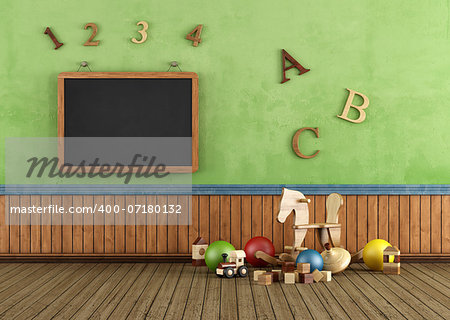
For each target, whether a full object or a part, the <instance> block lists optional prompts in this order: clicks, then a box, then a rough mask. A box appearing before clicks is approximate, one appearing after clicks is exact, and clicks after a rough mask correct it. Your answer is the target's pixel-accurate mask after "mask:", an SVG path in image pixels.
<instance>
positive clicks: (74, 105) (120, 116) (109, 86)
mask: <svg viewBox="0 0 450 320" xmlns="http://www.w3.org/2000/svg"><path fill="white" fill-rule="evenodd" d="M58 136H59V137H65V138H83V137H90V138H96V137H99V138H100V137H102V138H111V137H113V138H114V137H117V138H163V139H161V140H159V141H158V143H157V144H158V148H159V147H161V148H162V147H163V146H164V143H165V141H166V140H164V139H165V138H167V139H170V138H172V137H173V138H175V137H179V138H189V140H179V141H177V143H178V145H179V144H180V143H184V142H182V141H189V142H190V141H192V145H189V149H188V151H189V152H190V148H192V154H191V153H189V152H188V153H187V155H186V154H183V155H181V156H180V154H179V153H178V154H177V152H164V154H165V155H166V154H167V156H166V157H167V159H165V161H166V163H167V164H169V165H172V166H178V167H183V166H192V170H193V171H196V170H197V167H198V76H197V74H195V73H191V72H63V73H61V74H60V75H59V76H58ZM67 141H69V140H67ZM73 141H74V140H73ZM99 141H100V140H99ZM117 141H122V140H120V139H119V140H117ZM124 141H126V140H124ZM136 141H140V140H136ZM167 141H169V142H170V141H173V140H167ZM180 141H181V142H180ZM91 148H92V147H91ZM105 148H108V147H107V146H105ZM65 149H66V153H67V145H66V148H65ZM166 149H167V148H166ZM174 149H175V148H174ZM177 149H184V151H183V152H184V153H186V147H185V145H183V146H181V147H178V148H177ZM73 150H75V149H73ZM105 150H106V149H105ZM106 151H107V153H109V150H106ZM76 153H79V152H78V151H77V152H73V153H72V155H75V154H76ZM187 156H188V157H187ZM188 158H189V159H188ZM177 170H178V168H174V170H173V171H174V172H176V171H177ZM180 172H184V171H183V170H181V171H180Z"/></svg>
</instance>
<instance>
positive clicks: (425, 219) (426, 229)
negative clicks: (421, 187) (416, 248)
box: [420, 196, 431, 253]
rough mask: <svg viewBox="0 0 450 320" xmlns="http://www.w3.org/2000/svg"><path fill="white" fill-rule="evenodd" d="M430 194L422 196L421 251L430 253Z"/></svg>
mask: <svg viewBox="0 0 450 320" xmlns="http://www.w3.org/2000/svg"><path fill="white" fill-rule="evenodd" d="M430 206H431V204H430V196H420V252H423V253H430V247H431V237H430V231H431V226H430V220H431V213H430V211H431V210H430V209H431V207H430Z"/></svg>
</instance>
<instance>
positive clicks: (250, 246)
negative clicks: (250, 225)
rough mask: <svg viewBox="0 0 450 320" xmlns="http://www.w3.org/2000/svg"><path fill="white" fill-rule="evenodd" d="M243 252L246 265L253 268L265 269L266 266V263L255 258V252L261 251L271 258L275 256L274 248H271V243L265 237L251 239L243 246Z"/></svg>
mask: <svg viewBox="0 0 450 320" xmlns="http://www.w3.org/2000/svg"><path fill="white" fill-rule="evenodd" d="M244 251H245V255H246V257H245V259H247V261H248V263H250V264H251V265H252V266H253V267H265V266H266V265H267V264H268V263H267V262H266V261H264V260H261V259H257V258H256V257H255V253H256V251H263V252H265V253H267V254H268V255H270V256H272V257H274V256H275V247H274V246H273V244H272V241H270V240H269V239H267V238H265V237H254V238H251V239H250V240H249V241H248V242H247V244H246V245H245V248H244Z"/></svg>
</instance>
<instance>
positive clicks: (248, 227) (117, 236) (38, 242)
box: [0, 195, 450, 259]
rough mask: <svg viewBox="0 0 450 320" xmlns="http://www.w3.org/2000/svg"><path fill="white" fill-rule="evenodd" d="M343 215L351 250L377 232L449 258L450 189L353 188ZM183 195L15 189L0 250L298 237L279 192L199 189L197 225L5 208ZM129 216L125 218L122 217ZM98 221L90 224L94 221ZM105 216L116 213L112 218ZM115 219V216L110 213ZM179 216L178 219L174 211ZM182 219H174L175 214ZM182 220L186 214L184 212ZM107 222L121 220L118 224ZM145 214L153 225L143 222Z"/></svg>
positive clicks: (145, 247)
mask: <svg viewBox="0 0 450 320" xmlns="http://www.w3.org/2000/svg"><path fill="white" fill-rule="evenodd" d="M307 198H309V199H311V203H310V204H309V210H310V222H314V221H316V222H323V221H325V216H326V212H325V200H326V196H322V195H316V196H307ZM343 198H344V205H343V206H342V207H341V209H340V214H339V222H340V223H341V224H342V239H341V244H342V246H343V247H345V248H347V249H348V250H349V251H350V252H352V253H353V252H356V251H358V250H359V249H362V248H363V247H364V245H365V244H366V243H367V241H370V240H372V239H376V238H382V239H385V240H388V241H389V242H390V243H391V244H392V245H395V246H398V248H399V249H400V250H401V254H402V255H404V256H406V257H417V258H429V259H432V258H435V259H448V258H449V257H450V196H449V195H442V196H441V195H432V196H429V195H426V196H417V195H411V196H408V195H401V196H398V195H389V196H388V195H379V196H377V195H356V196H355V195H351V196H350V195H349V196H343ZM186 199H187V198H186V197H181V196H178V197H177V196H173V195H171V196H161V195H158V196H155V195H136V196H135V195H126V196H124V195H95V196H93V195H73V196H72V195H53V196H49V195H20V196H19V195H10V196H0V211H1V216H0V256H1V257H2V258H4V259H5V258H8V257H9V258H11V257H15V258H17V257H19V258H20V257H30V256H33V257H36V256H42V257H49V258H51V257H69V258H70V257H73V258H74V259H75V258H79V257H92V258H101V257H103V256H105V257H114V256H123V255H126V256H127V257H128V258H131V259H132V258H133V256H135V257H139V258H142V257H155V258H159V257H166V258H169V259H170V258H171V257H173V258H179V257H185V258H187V257H188V256H189V254H190V253H191V243H192V242H193V241H194V240H195V238H197V236H202V237H203V238H204V239H206V240H207V241H208V242H209V243H211V242H213V241H216V240H225V241H229V242H231V243H232V244H233V245H234V246H235V247H236V248H237V249H238V248H243V247H244V246H245V244H246V242H247V241H248V240H249V239H250V238H251V237H255V236H265V237H267V238H269V239H271V240H272V241H273V244H274V246H275V248H276V251H277V252H281V250H282V248H283V247H284V245H285V244H286V245H290V244H291V243H292V239H291V238H292V232H290V231H291V230H290V226H291V224H292V221H291V220H292V217H290V218H289V219H288V220H287V221H286V223H285V224H284V225H283V224H280V223H278V222H277V221H276V216H277V212H278V205H279V199H280V197H279V196H277V195H274V196H273V195H262V196H261V195H254V196H251V195H242V196H240V195H211V196H209V195H200V196H197V195H194V196H192V198H191V199H190V200H189V201H191V204H190V205H191V207H192V217H191V218H192V224H190V225H186V221H178V222H179V224H178V225H177V221H176V220H175V221H173V220H172V221H171V222H172V223H174V224H173V225H165V224H164V223H165V222H166V221H154V219H155V217H154V216H153V215H150V214H148V215H141V216H139V217H136V219H140V221H138V222H139V223H138V224H136V225H134V221H126V220H128V219H132V220H134V219H135V218H134V217H132V216H131V215H127V216H126V218H124V217H123V215H120V216H119V215H117V216H114V215H108V216H107V215H98V216H93V217H92V219H91V220H92V221H90V220H89V219H85V220H84V221H78V224H76V223H74V221H73V219H79V217H77V216H74V217H73V218H68V217H67V216H64V217H61V216H58V215H56V216H52V217H51V216H44V215H29V214H28V215H22V216H20V219H22V220H23V222H28V221H31V220H32V223H33V224H32V225H8V224H7V223H6V221H5V212H4V210H5V208H8V207H9V206H10V205H11V206H13V205H14V206H17V205H22V206H28V205H33V204H34V205H49V204H58V205H60V204H64V205H65V206H83V205H84V206H87V205H93V204H95V203H96V204H111V205H114V204H117V205H120V206H121V207H124V206H127V205H130V204H134V203H140V204H142V203H145V204H156V203H157V204H160V205H162V204H164V203H168V202H170V203H174V202H176V201H178V202H180V203H181V202H182V201H188V200H186ZM121 218H124V219H123V221H121V220H120V219H121ZM46 219H47V220H48V219H54V220H55V221H62V225H53V226H50V225H45V220H46ZM94 219H95V222H96V224H94V225H93V224H92V222H93V221H94ZM105 219H110V220H109V221H106V220H105ZM111 219H112V220H111ZM172 219H173V218H172ZM175 219H176V218H175ZM179 219H181V218H179ZM102 221H105V222H109V223H111V221H114V222H115V225H111V224H108V223H106V224H105V225H103V224H102ZM144 221H147V222H149V225H144V224H142V222H144ZM304 246H306V247H309V248H314V249H316V250H319V251H322V248H321V246H320V244H319V241H318V239H317V237H316V235H315V234H314V233H313V232H312V231H308V233H307V235H306V238H305V241H304Z"/></svg>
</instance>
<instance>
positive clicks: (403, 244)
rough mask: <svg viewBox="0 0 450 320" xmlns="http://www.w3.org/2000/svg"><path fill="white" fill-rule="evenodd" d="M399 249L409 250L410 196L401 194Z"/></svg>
mask: <svg viewBox="0 0 450 320" xmlns="http://www.w3.org/2000/svg"><path fill="white" fill-rule="evenodd" d="M399 216H400V217H399V221H400V228H399V237H400V239H399V247H398V248H399V249H400V251H404V252H409V235H410V233H409V230H410V223H409V220H410V216H409V196H400V199H399Z"/></svg>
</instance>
